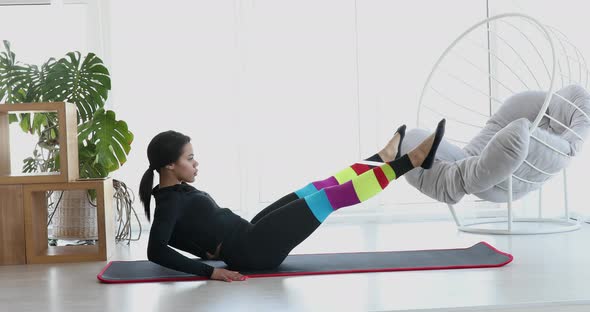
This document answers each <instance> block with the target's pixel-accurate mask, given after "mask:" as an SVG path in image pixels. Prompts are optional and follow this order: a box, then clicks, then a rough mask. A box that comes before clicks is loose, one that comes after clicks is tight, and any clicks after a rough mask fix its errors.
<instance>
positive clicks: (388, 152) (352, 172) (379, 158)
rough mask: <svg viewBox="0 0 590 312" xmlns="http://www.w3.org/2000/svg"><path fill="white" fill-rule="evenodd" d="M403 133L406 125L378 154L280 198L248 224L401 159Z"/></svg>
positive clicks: (401, 127)
mask: <svg viewBox="0 0 590 312" xmlns="http://www.w3.org/2000/svg"><path fill="white" fill-rule="evenodd" d="M405 133H406V125H402V126H400V127H399V128H398V129H397V130H396V132H395V133H394V135H393V137H392V138H391V139H390V140H389V142H388V143H387V145H386V146H385V147H384V148H383V149H382V150H381V151H379V152H378V153H376V154H374V155H373V156H371V157H369V158H366V159H365V160H364V161H361V162H356V163H354V164H352V165H350V166H348V167H346V168H345V169H343V170H341V171H339V172H337V173H336V174H334V175H332V176H330V177H328V178H327V179H324V180H318V181H313V182H311V183H309V184H307V185H306V186H304V187H303V188H301V189H299V190H297V191H294V192H291V193H289V194H287V195H285V196H283V197H281V198H280V199H278V200H277V201H275V202H274V203H272V204H270V205H269V206H267V207H266V208H264V209H262V210H261V211H260V212H259V213H258V214H256V216H254V218H252V220H251V221H250V222H251V223H252V224H254V223H256V222H258V221H260V219H262V218H263V217H264V216H266V215H267V214H269V213H270V212H272V211H275V210H276V209H279V208H280V207H282V206H284V205H286V204H288V203H290V202H292V201H294V200H297V199H299V198H303V197H305V196H307V195H310V194H313V193H315V192H317V191H319V190H321V189H324V188H326V187H328V186H334V185H340V184H342V183H345V182H348V181H350V180H351V179H352V178H354V177H357V176H359V175H360V174H362V173H364V172H367V171H369V170H371V169H373V168H375V167H377V166H380V165H382V164H383V163H385V162H389V161H392V160H394V159H397V158H399V157H401V156H400V154H399V149H400V146H401V144H402V141H403V139H404V135H405Z"/></svg>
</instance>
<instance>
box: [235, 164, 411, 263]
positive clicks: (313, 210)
mask: <svg viewBox="0 0 590 312" xmlns="http://www.w3.org/2000/svg"><path fill="white" fill-rule="evenodd" d="M376 158H378V159H379V160H380V158H379V157H378V155H374V156H372V157H370V158H368V159H367V160H372V159H376ZM412 168H413V166H412V163H411V162H410V159H409V158H408V155H404V156H402V157H400V158H398V159H396V160H393V161H391V162H388V163H384V162H381V163H376V162H370V161H369V162H367V161H365V162H357V163H355V164H353V165H351V166H349V167H347V168H346V169H344V170H341V171H339V172H338V173H336V174H335V175H333V176H331V177H329V178H327V179H325V180H321V181H315V182H311V183H309V184H308V185H306V186H305V187H303V188H301V189H299V190H297V191H295V192H292V193H289V194H287V195H285V196H283V197H282V198H280V199H279V200H277V201H276V202H274V203H272V204H271V205H270V206H268V207H266V208H265V209H263V210H262V211H261V212H260V213H258V214H257V215H256V216H255V217H254V218H253V219H252V221H251V223H252V226H251V227H249V229H248V230H247V231H246V232H245V233H241V234H240V235H239V236H238V237H237V238H236V239H237V240H238V241H235V242H234V244H232V245H233V246H236V247H235V248H237V249H238V250H237V252H235V251H234V252H233V254H237V255H239V257H231V258H232V259H224V260H225V261H226V263H228V264H229V265H230V266H231V267H233V268H238V269H239V268H242V269H269V268H273V267H276V266H278V265H280V264H281V263H282V262H283V261H284V259H285V258H286V257H287V255H288V254H289V252H290V251H291V250H292V249H293V248H295V247H296V246H297V245H299V244H300V243H301V242H302V241H304V240H305V239H306V238H307V237H309V236H310V235H311V234H312V233H313V232H314V231H315V230H316V229H317V228H318V227H319V226H320V225H321V224H322V222H323V221H324V220H325V219H326V218H327V217H328V216H329V215H330V214H331V213H332V212H334V211H336V210H338V209H340V208H343V207H348V206H353V205H355V204H358V203H360V202H363V201H366V200H367V199H369V198H371V197H373V196H375V195H376V194H378V193H379V192H381V191H382V190H383V189H385V187H386V186H387V185H388V184H389V182H391V181H393V180H395V179H396V178H398V177H400V176H401V175H403V174H404V173H406V172H408V171H409V170H411V169H412ZM228 260H229V261H228Z"/></svg>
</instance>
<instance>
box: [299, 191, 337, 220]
mask: <svg viewBox="0 0 590 312" xmlns="http://www.w3.org/2000/svg"><path fill="white" fill-rule="evenodd" d="M304 199H305V202H306V203H307V205H308V206H309V209H310V210H311V212H312V213H313V215H314V216H315V217H316V219H318V221H320V222H324V220H326V218H327V217H328V216H329V215H330V214H331V213H332V212H334V209H332V205H331V204H330V201H329V200H328V196H326V191H325V190H324V189H322V190H320V191H318V192H315V193H313V194H311V195H309V196H305V198H304Z"/></svg>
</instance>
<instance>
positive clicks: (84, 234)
mask: <svg viewBox="0 0 590 312" xmlns="http://www.w3.org/2000/svg"><path fill="white" fill-rule="evenodd" d="M62 193H63V196H62ZM60 196H61V200H60ZM51 200H52V202H53V203H54V206H55V204H57V207H56V208H55V209H57V211H55V214H54V215H53V219H52V222H51V224H52V225H53V231H50V232H49V238H50V239H62V240H97V239H98V226H97V217H96V206H95V205H93V204H94V203H92V204H91V203H90V202H89V200H90V198H89V196H88V191H86V190H68V191H54V192H53V194H51ZM52 213H53V211H49V215H50V216H51V214H52Z"/></svg>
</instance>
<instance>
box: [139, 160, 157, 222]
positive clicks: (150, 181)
mask: <svg viewBox="0 0 590 312" xmlns="http://www.w3.org/2000/svg"><path fill="white" fill-rule="evenodd" d="M153 185H154V169H152V168H149V169H148V170H146V171H145V173H144V174H143V177H142V178H141V183H140V184H139V199H140V200H141V202H142V203H143V208H144V210H145V216H146V217H147V219H148V221H150V200H151V199H152V187H153Z"/></svg>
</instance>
